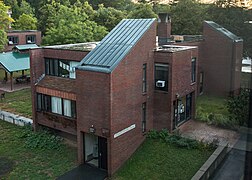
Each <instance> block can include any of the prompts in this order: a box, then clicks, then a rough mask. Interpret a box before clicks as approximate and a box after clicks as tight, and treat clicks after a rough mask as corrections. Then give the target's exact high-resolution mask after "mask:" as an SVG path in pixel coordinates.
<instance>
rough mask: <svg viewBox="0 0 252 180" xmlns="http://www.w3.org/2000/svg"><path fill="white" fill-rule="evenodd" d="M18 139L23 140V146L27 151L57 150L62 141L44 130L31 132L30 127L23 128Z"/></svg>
mask: <svg viewBox="0 0 252 180" xmlns="http://www.w3.org/2000/svg"><path fill="white" fill-rule="evenodd" d="M18 137H19V138H21V139H24V140H25V143H24V146H25V147H26V148H29V149H36V148H37V149H44V150H45V149H59V148H60V146H61V145H62V143H61V142H62V140H63V139H62V138H61V137H59V136H56V135H53V134H51V133H49V132H48V131H46V130H41V131H39V132H33V131H32V128H31V127H30V126H25V127H24V128H23V131H22V133H21V134H20V135H18Z"/></svg>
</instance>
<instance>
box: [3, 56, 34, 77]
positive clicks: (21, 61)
mask: <svg viewBox="0 0 252 180" xmlns="http://www.w3.org/2000/svg"><path fill="white" fill-rule="evenodd" d="M0 65H2V66H3V67H4V69H5V70H6V71H8V72H14V71H21V70H26V69H30V56H29V54H28V53H17V52H7V53H1V54H0Z"/></svg>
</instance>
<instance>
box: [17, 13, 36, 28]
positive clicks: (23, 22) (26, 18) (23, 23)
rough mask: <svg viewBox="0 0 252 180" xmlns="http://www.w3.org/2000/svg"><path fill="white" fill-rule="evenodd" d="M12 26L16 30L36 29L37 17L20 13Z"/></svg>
mask: <svg viewBox="0 0 252 180" xmlns="http://www.w3.org/2000/svg"><path fill="white" fill-rule="evenodd" d="M13 28H14V29H18V30H36V29H37V19H36V18H35V17H32V15H30V14H22V15H21V16H19V18H18V19H17V20H16V22H15V23H14V25H13Z"/></svg>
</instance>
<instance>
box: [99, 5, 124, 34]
mask: <svg viewBox="0 0 252 180" xmlns="http://www.w3.org/2000/svg"><path fill="white" fill-rule="evenodd" d="M125 17H126V13H125V12H123V11H120V10H116V9H114V8H112V7H108V8H105V7H104V6H103V5H102V4H101V5H99V9H98V10H97V12H96V15H95V18H94V20H95V22H96V23H97V24H99V25H101V26H105V27H106V28H107V30H108V31H110V30H112V29H113V28H114V27H115V26H116V25H117V24H118V23H119V22H120V21H121V20H122V19H123V18H125Z"/></svg>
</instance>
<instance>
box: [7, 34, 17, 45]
mask: <svg viewBox="0 0 252 180" xmlns="http://www.w3.org/2000/svg"><path fill="white" fill-rule="evenodd" d="M8 41H9V45H13V44H18V36H8Z"/></svg>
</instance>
